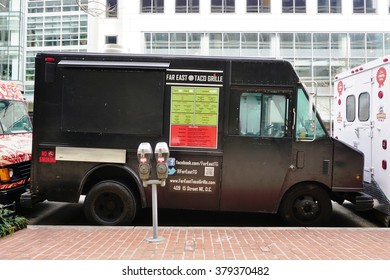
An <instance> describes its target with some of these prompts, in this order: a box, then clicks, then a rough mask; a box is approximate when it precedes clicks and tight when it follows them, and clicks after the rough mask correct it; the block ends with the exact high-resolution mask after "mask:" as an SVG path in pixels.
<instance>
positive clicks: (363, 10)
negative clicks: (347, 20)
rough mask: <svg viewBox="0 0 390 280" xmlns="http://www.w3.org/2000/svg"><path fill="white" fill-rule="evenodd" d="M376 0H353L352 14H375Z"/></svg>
mask: <svg viewBox="0 0 390 280" xmlns="http://www.w3.org/2000/svg"><path fill="white" fill-rule="evenodd" d="M376 8H377V4H376V0H353V13H354V14H375V13H376Z"/></svg>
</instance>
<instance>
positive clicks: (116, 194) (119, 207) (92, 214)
mask: <svg viewBox="0 0 390 280" xmlns="http://www.w3.org/2000/svg"><path fill="white" fill-rule="evenodd" d="M84 213H85V216H86V218H87V219H88V220H89V221H90V222H92V223H94V224H99V225H104V226H116V225H128V224H130V223H131V222H132V221H133V220H134V218H135V216H136V213H137V200H136V198H135V196H134V194H133V193H132V191H131V190H130V189H129V188H127V187H126V186H125V185H124V184H123V183H121V182H117V181H111V180H110V181H102V182H99V183H97V184H96V185H95V186H94V187H93V188H92V189H91V190H90V192H89V193H88V194H87V196H86V198H85V201H84Z"/></svg>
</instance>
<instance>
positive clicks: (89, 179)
mask: <svg viewBox="0 0 390 280" xmlns="http://www.w3.org/2000/svg"><path fill="white" fill-rule="evenodd" d="M134 176H135V174H133V172H132V170H131V169H129V168H127V167H125V166H118V165H102V166H96V167H95V168H93V169H92V170H90V171H89V172H88V173H87V175H86V176H85V177H84V179H83V182H82V183H81V194H82V195H87V194H88V192H89V191H90V190H91V189H92V188H93V186H94V185H95V184H97V183H98V182H101V181H105V180H114V181H119V182H121V183H123V184H124V185H125V186H127V187H128V188H129V189H131V190H132V191H133V193H134V195H135V197H136V199H138V201H139V202H140V203H141V205H142V207H143V206H144V202H145V201H144V197H145V195H144V193H140V189H142V190H143V188H142V186H140V185H139V183H138V181H137V179H136V177H134Z"/></svg>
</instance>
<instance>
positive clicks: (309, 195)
mask: <svg viewBox="0 0 390 280" xmlns="http://www.w3.org/2000/svg"><path fill="white" fill-rule="evenodd" d="M279 214H280V215H281V217H282V219H283V220H284V221H285V222H286V223H287V224H288V225H290V226H307V227H312V226H324V225H326V223H327V222H328V221H329V220H330V217H331V215H332V202H331V200H330V197H329V195H328V193H327V192H326V191H325V190H324V189H323V188H321V187H320V186H317V185H314V184H306V185H298V186H296V187H294V188H292V189H291V190H289V191H288V192H287V193H286V194H285V195H284V197H283V200H282V203H281V205H280V207H279Z"/></svg>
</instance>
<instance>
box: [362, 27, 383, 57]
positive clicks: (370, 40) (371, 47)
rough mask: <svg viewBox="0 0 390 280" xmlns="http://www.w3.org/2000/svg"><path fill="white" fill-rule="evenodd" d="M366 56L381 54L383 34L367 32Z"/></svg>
mask: <svg viewBox="0 0 390 280" xmlns="http://www.w3.org/2000/svg"><path fill="white" fill-rule="evenodd" d="M366 40H367V57H371V58H377V57H381V56H383V34H382V33H367V38H366Z"/></svg>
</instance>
